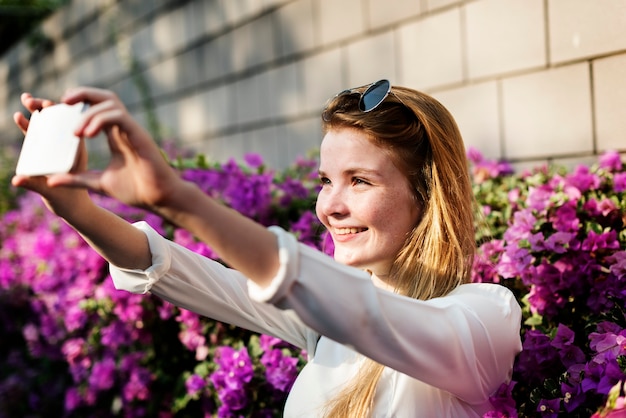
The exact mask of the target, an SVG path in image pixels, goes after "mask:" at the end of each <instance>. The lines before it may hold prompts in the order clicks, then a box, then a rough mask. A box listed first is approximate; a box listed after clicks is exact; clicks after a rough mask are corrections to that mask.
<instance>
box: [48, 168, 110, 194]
mask: <svg viewBox="0 0 626 418" xmlns="http://www.w3.org/2000/svg"><path fill="white" fill-rule="evenodd" d="M100 177H101V174H100V173H98V172H94V171H85V172H82V173H78V174H70V173H61V174H54V175H51V176H49V177H48V182H47V184H48V186H50V187H59V186H65V187H74V188H82V189H89V190H92V191H95V192H98V193H102V186H101V183H100Z"/></svg>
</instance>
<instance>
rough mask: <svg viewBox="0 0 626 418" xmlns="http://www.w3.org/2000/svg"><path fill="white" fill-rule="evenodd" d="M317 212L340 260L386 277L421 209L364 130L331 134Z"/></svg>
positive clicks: (323, 148) (324, 151)
mask: <svg viewBox="0 0 626 418" xmlns="http://www.w3.org/2000/svg"><path fill="white" fill-rule="evenodd" d="M320 180H321V183H322V189H321V191H320V193H319V196H318V200H317V205H316V212H317V216H318V217H319V219H320V221H321V222H322V223H323V224H324V225H325V226H326V228H328V230H329V231H330V234H331V236H332V239H333V242H334V244H335V259H336V260H337V261H339V262H342V263H345V264H348V265H352V266H355V267H359V268H362V269H367V270H370V271H372V272H374V273H376V274H381V275H382V274H386V273H387V272H388V271H389V268H390V267H391V264H392V262H393V260H394V259H395V257H396V255H397V253H398V251H400V249H401V248H402V246H403V244H404V242H405V241H406V238H407V235H408V233H409V232H410V231H411V230H412V229H413V227H414V226H415V225H416V224H417V222H418V220H419V217H420V209H419V207H418V205H417V203H416V200H415V198H414V197H413V194H412V193H411V188H410V186H409V183H408V181H407V179H406V178H405V176H404V175H403V174H402V172H401V171H400V170H398V168H397V167H396V166H395V165H394V164H393V162H392V161H391V160H390V158H389V156H388V154H386V153H385V152H383V150H382V149H381V148H380V147H378V146H377V145H375V144H374V143H373V142H372V141H371V140H370V139H369V138H368V137H367V135H365V134H364V133H363V132H361V131H359V130H356V129H349V128H343V129H338V130H332V131H329V132H328V133H327V134H326V135H325V137H324V140H323V141H322V146H321V148H320Z"/></svg>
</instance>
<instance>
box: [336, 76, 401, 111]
mask: <svg viewBox="0 0 626 418" xmlns="http://www.w3.org/2000/svg"><path fill="white" fill-rule="evenodd" d="M365 86H367V84H366V85H365ZM365 86H360V87H355V88H352V89H348V90H344V91H342V92H341V93H339V94H338V95H337V96H341V95H343V94H352V93H356V92H357V90H360V89H362V88H363V87H365ZM389 93H391V83H390V82H389V80H384V79H383V80H378V81H377V82H375V83H372V84H370V85H369V86H367V88H366V89H365V91H364V92H363V93H361V97H360V98H359V110H360V111H361V112H364V113H367V112H370V111H372V110H374V109H376V108H377V107H378V106H379V105H380V104H381V103H382V102H383V101H384V100H385V98H386V97H387V96H388V95H389Z"/></svg>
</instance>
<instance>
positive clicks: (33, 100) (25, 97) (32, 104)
mask: <svg viewBox="0 0 626 418" xmlns="http://www.w3.org/2000/svg"><path fill="white" fill-rule="evenodd" d="M20 100H21V102H22V105H23V106H24V107H25V108H26V109H28V111H29V112H30V113H33V112H34V111H36V110H41V109H43V108H44V107H48V106H52V105H54V102H53V101H52V100H48V99H42V98H39V97H33V96H32V95H31V94H30V93H22V95H21V96H20Z"/></svg>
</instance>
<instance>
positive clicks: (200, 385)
mask: <svg viewBox="0 0 626 418" xmlns="http://www.w3.org/2000/svg"><path fill="white" fill-rule="evenodd" d="M205 387H206V380H205V379H204V378H203V377H202V376H200V375H198V374H192V375H191V376H189V377H188V378H187V380H185V388H186V389H187V393H188V394H189V395H191V396H194V395H197V394H198V393H199V392H200V391H201V390H203V389H204V388H205Z"/></svg>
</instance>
